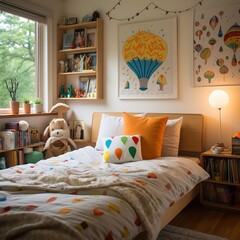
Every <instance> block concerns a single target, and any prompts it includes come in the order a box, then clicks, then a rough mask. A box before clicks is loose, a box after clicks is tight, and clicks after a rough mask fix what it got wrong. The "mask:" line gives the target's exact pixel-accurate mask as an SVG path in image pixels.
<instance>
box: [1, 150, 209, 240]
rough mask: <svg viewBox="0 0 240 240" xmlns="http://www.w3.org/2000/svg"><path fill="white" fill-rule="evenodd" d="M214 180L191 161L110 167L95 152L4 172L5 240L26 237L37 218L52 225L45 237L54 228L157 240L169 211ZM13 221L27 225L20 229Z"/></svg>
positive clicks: (83, 236) (81, 234)
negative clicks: (144, 235)
mask: <svg viewBox="0 0 240 240" xmlns="http://www.w3.org/2000/svg"><path fill="white" fill-rule="evenodd" d="M208 177H209V175H208V174H207V173H206V172H205V171H204V170H203V169H202V168H201V167H199V166H198V164H196V163H194V162H193V161H191V160H189V159H186V158H179V157H171V158H168V157H165V158H161V159H159V160H147V161H144V160H143V161H138V162H129V163H124V164H110V163H104V162H102V156H101V154H100V153H99V152H98V151H97V150H95V149H94V148H92V147H86V148H81V149H78V150H76V151H73V152H69V153H66V154H64V155H61V156H58V157H54V158H50V159H47V160H42V161H40V162H38V163H37V164H27V165H20V166H15V167H12V168H9V169H6V170H2V171H0V189H1V195H0V220H4V219H5V220H8V221H5V222H6V224H4V225H0V238H2V239H3V238H4V236H6V234H15V236H17V235H18V234H19V231H20V232H21V231H22V232H24V229H23V228H22V227H23V226H26V225H27V224H28V223H29V222H30V221H31V219H32V218H33V215H34V214H36V215H37V216H38V218H40V219H41V218H42V221H40V222H41V223H42V222H44V221H45V220H46V221H48V222H49V224H48V229H45V231H43V230H42V231H41V234H42V236H44V234H46V235H47V234H50V230H49V228H50V226H51V225H52V226H55V225H56V224H59V225H61V224H62V225H64V226H65V227H66V228H67V229H68V231H65V233H67V232H69V239H71V236H72V235H74V234H76V235H77V236H78V238H79V239H93V240H94V239H98V240H99V239H132V238H133V237H135V236H136V235H137V234H139V233H140V232H142V231H143V230H146V231H147V233H148V239H156V237H157V235H158V233H159V231H160V224H159V221H160V218H161V215H162V214H163V213H164V212H165V211H166V209H167V208H169V207H171V206H172V205H174V203H175V202H176V201H177V200H178V199H179V198H181V197H182V196H183V195H184V194H186V193H187V192H189V191H190V190H191V189H192V188H193V187H194V186H195V185H196V184H198V183H199V182H201V181H203V180H205V179H207V178H208ZM34 216H35V215H34ZM13 219H19V221H20V220H21V219H22V220H23V219H24V220H25V221H26V222H24V221H23V224H21V227H20V228H19V224H17V223H16V228H14V225H13V224H11V223H12V222H13ZM43 220H44V221H43ZM15 222H16V221H15ZM19 229H20V230H19ZM29 229H32V228H31V226H30V227H29V228H28V232H26V231H25V232H24V234H36V231H37V234H38V235H39V236H40V232H39V229H44V228H42V227H41V224H40V225H39V227H38V228H37V229H36V228H35V229H34V230H31V231H29ZM53 229H54V227H52V228H51V234H53V235H54V231H53ZM63 229H64V228H63ZM14 230H15V232H14ZM55 231H56V232H57V231H58V229H55ZM29 236H30V235H29ZM56 236H57V234H56ZM31 237H32V236H30V238H29V239H31ZM13 239H14V238H13ZM16 239H17V238H16ZM26 239H27V235H26ZM52 239H57V237H56V238H52ZM66 239H67V237H66Z"/></svg>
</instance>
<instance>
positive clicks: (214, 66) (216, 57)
mask: <svg viewBox="0 0 240 240" xmlns="http://www.w3.org/2000/svg"><path fill="white" fill-rule="evenodd" d="M193 32H194V38H193V39H194V42H193V54H194V86H195V87H208V86H224V85H239V84H240V4H237V5H230V6H224V7H218V8H212V9H205V10H204V9H201V10H196V11H195V12H194V31H193Z"/></svg>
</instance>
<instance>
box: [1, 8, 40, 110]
mask: <svg viewBox="0 0 240 240" xmlns="http://www.w3.org/2000/svg"><path fill="white" fill-rule="evenodd" d="M37 27H38V23H37V22H34V21H32V20H29V19H26V18H22V17H19V16H16V15H13V14H9V13H6V12H1V13H0V46H1V48H0V72H1V76H0V82H1V85H0V89H1V95H0V103H1V108H8V107H9V100H11V99H10V95H9V92H8V90H7V88H6V82H7V83H8V85H10V79H12V78H16V79H17V81H18V82H19V85H18V90H17V99H16V100H17V101H22V100H23V98H24V97H29V98H32V99H33V98H34V97H35V96H36V97H37V96H38V89H39V88H38V83H39V81H38V78H37V76H36V71H35V66H37V65H38V64H37V59H38V58H37V57H36V56H35V55H36V53H37V51H36V44H35V36H36V30H37Z"/></svg>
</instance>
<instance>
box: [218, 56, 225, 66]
mask: <svg viewBox="0 0 240 240" xmlns="http://www.w3.org/2000/svg"><path fill="white" fill-rule="evenodd" d="M223 64H224V59H222V58H219V59H218V60H217V65H218V66H219V67H220V66H222V65H223Z"/></svg>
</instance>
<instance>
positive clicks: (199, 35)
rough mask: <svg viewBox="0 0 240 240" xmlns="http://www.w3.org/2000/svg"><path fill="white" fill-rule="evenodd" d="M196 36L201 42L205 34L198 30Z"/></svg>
mask: <svg viewBox="0 0 240 240" xmlns="http://www.w3.org/2000/svg"><path fill="white" fill-rule="evenodd" d="M195 34H196V36H197V37H199V40H201V36H202V34H203V31H202V30H197V31H196V33H195Z"/></svg>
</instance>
